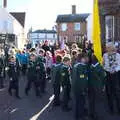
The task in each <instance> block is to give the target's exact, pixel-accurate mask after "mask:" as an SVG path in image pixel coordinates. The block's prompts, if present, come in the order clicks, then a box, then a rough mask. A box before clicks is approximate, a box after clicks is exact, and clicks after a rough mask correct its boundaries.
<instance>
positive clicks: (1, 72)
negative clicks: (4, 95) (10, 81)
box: [0, 57, 4, 89]
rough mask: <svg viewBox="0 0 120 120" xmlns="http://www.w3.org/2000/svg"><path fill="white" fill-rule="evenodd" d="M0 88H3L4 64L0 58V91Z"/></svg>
mask: <svg viewBox="0 0 120 120" xmlns="http://www.w3.org/2000/svg"><path fill="white" fill-rule="evenodd" d="M1 88H4V62H3V58H2V57H0V89H1Z"/></svg>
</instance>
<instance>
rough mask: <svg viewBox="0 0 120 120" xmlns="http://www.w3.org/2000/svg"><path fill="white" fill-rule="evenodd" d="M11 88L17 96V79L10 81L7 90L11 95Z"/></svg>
mask: <svg viewBox="0 0 120 120" xmlns="http://www.w3.org/2000/svg"><path fill="white" fill-rule="evenodd" d="M12 90H15V96H17V97H18V96H19V83H18V81H10V83H9V88H8V92H9V93H10V94H11V95H12Z"/></svg>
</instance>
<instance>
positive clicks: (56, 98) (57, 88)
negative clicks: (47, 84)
mask: <svg viewBox="0 0 120 120" xmlns="http://www.w3.org/2000/svg"><path fill="white" fill-rule="evenodd" d="M53 89H54V101H53V104H54V105H57V104H60V85H53Z"/></svg>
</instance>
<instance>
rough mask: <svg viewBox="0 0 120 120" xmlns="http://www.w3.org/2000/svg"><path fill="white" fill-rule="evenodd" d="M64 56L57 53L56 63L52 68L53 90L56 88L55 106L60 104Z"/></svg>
mask: <svg viewBox="0 0 120 120" xmlns="http://www.w3.org/2000/svg"><path fill="white" fill-rule="evenodd" d="M61 62H62V57H61V56H60V55H57V57H56V64H54V65H53V66H52V69H51V80H52V82H53V90H54V101H53V106H59V105H60V80H61V79H60V68H61V65H62V63H61Z"/></svg>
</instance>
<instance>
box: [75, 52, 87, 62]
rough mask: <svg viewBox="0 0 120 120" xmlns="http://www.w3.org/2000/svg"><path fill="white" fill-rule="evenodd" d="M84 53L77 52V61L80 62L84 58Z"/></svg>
mask: <svg viewBox="0 0 120 120" xmlns="http://www.w3.org/2000/svg"><path fill="white" fill-rule="evenodd" d="M85 57H86V54H85V53H79V54H78V57H77V61H78V62H80V61H81V59H82V58H85Z"/></svg>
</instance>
